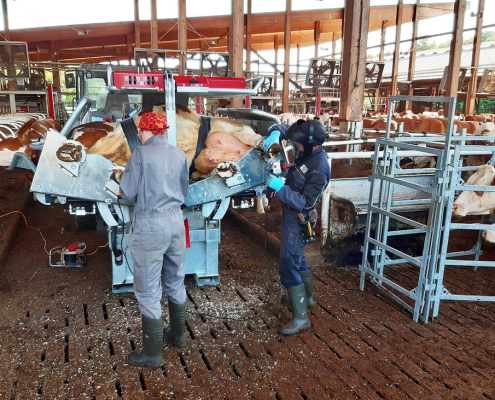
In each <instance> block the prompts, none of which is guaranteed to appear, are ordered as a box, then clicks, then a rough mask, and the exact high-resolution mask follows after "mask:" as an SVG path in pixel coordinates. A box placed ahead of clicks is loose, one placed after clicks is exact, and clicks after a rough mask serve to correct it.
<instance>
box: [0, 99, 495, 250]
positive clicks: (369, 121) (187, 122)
mask: <svg viewBox="0 0 495 400" xmlns="http://www.w3.org/2000/svg"><path fill="white" fill-rule="evenodd" d="M146 112H157V113H161V114H165V108H164V106H163V105H157V106H153V107H149V108H147V109H145V110H142V111H141V112H140V113H137V114H135V115H134V116H133V117H132V119H133V120H134V123H135V125H136V126H137V125H138V124H139V120H140V118H141V116H142V115H143V114H144V113H146ZM176 114H177V125H176V126H177V146H178V147H180V148H181V149H182V150H183V151H184V152H185V154H186V157H187V160H188V163H189V165H190V166H192V167H193V169H192V170H194V173H193V175H192V178H193V179H201V178H205V177H207V176H209V175H210V174H212V173H214V170H215V168H216V167H217V165H218V164H219V163H220V162H222V161H239V160H240V159H241V158H242V157H243V156H244V155H245V154H246V153H247V152H248V151H249V150H250V149H252V148H253V147H254V146H255V145H256V143H258V141H259V139H260V137H261V136H260V135H258V134H257V133H255V132H254V130H253V129H252V128H251V127H249V126H247V125H245V124H243V123H240V122H238V121H235V120H232V119H228V118H220V117H212V118H211V119H210V123H209V130H208V133H207V135H206V138H205V139H204V143H203V144H200V146H199V148H198V140H199V131H200V118H199V116H198V115H197V114H196V113H194V112H193V111H191V110H190V109H188V108H186V107H182V106H177V108H176ZM301 117H306V118H307V116H300V115H290V114H282V115H280V116H279V118H280V119H281V121H282V122H285V123H292V122H294V121H293V120H297V119H298V118H301ZM319 119H320V121H321V122H322V123H324V124H327V123H328V121H327V119H331V122H330V123H331V125H338V124H339V122H340V121H339V118H338V116H329V115H325V116H321V117H319ZM493 121H494V116H493V115H491V114H490V115H483V116H471V117H469V116H468V117H466V118H465V121H459V120H456V121H455V125H456V126H457V130H458V131H459V132H460V131H461V130H462V129H466V130H467V133H468V134H470V135H473V136H487V137H494V136H495V124H494V122H493ZM0 122H1V121H0ZM392 122H393V124H392V129H394V128H395V129H396V127H397V125H396V124H398V123H401V122H402V123H403V124H404V127H403V131H404V132H428V133H437V134H445V132H446V119H444V118H441V117H439V116H438V115H435V114H432V113H430V114H429V115H428V114H426V113H424V114H419V115H414V114H412V113H410V112H404V113H401V114H399V115H396V116H395V117H394V118H393V121H392ZM385 123H386V121H385V119H384V118H383V117H382V116H380V115H369V116H368V117H366V118H364V120H363V125H364V129H367V130H368V132H370V131H371V134H372V135H373V132H372V131H373V130H375V132H376V133H375V135H378V134H379V133H378V131H383V130H384V129H385ZM0 129H1V126H0ZM50 129H54V130H56V131H60V130H61V127H60V125H59V124H58V123H57V122H56V121H53V120H51V119H42V120H39V119H35V118H33V119H30V120H28V121H27V122H26V123H25V124H24V125H23V126H22V127H21V128H19V130H18V131H17V134H16V135H15V137H12V138H8V139H4V140H1V141H0V166H2V167H5V166H9V165H10V163H11V161H12V157H13V155H14V154H15V153H16V152H24V153H26V154H27V155H28V156H31V155H32V150H31V149H30V148H29V145H30V144H31V143H32V141H33V140H37V139H41V138H44V137H45V136H46V134H47V132H48V131H49V130H50ZM369 134H370V133H368V135H369ZM69 139H72V140H77V141H78V142H80V143H81V144H82V146H83V147H84V148H85V150H86V152H87V153H88V154H100V155H102V156H103V157H105V158H107V159H109V160H110V161H112V162H113V163H114V164H115V165H119V166H123V167H125V166H126V164H127V161H128V159H129V157H130V155H131V150H130V148H129V146H128V144H127V141H126V138H125V134H124V131H123V129H122V126H121V124H120V122H91V123H89V124H85V125H81V126H79V127H76V128H75V129H73V130H72V131H71V132H70V134H69ZM493 143H494V142H493V140H490V139H489V140H486V141H481V142H480V141H477V142H476V144H486V145H493ZM198 149H201V151H198ZM488 159H489V157H488ZM488 159H487V158H484V157H482V156H470V157H469V158H468V159H467V165H468V166H474V165H481V167H480V168H479V170H478V171H477V172H476V173H475V174H474V175H472V176H471V177H469V179H468V180H467V185H477V186H491V185H495V168H494V167H492V166H490V165H483V164H486V163H487V161H488ZM434 165H435V164H434V162H430V164H428V166H430V167H432V166H434ZM452 212H453V214H454V215H457V216H461V217H462V216H466V215H481V214H490V213H495V192H474V191H464V192H462V193H461V194H460V195H459V197H458V198H457V199H456V201H455V202H454V207H453V210H452ZM483 236H484V238H485V240H487V241H489V242H495V231H484V233H483Z"/></svg>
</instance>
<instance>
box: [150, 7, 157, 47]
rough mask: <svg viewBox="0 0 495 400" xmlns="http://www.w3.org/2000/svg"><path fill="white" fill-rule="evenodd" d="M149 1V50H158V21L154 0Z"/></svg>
mask: <svg viewBox="0 0 495 400" xmlns="http://www.w3.org/2000/svg"><path fill="white" fill-rule="evenodd" d="M150 1H151V21H150V23H151V48H152V49H158V20H157V11H156V0H150Z"/></svg>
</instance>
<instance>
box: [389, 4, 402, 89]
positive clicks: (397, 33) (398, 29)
mask: <svg viewBox="0 0 495 400" xmlns="http://www.w3.org/2000/svg"><path fill="white" fill-rule="evenodd" d="M403 8H404V0H399V3H398V4H397V16H396V18H395V25H396V26H395V27H396V31H395V49H394V60H393V64H392V87H391V89H390V95H391V96H395V95H396V94H397V75H398V73H399V55H400V32H401V28H402V9H403Z"/></svg>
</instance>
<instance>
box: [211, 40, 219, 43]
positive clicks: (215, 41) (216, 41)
mask: <svg viewBox="0 0 495 400" xmlns="http://www.w3.org/2000/svg"><path fill="white" fill-rule="evenodd" d="M210 43H211V44H217V43H218V40H212V41H211V42H210Z"/></svg>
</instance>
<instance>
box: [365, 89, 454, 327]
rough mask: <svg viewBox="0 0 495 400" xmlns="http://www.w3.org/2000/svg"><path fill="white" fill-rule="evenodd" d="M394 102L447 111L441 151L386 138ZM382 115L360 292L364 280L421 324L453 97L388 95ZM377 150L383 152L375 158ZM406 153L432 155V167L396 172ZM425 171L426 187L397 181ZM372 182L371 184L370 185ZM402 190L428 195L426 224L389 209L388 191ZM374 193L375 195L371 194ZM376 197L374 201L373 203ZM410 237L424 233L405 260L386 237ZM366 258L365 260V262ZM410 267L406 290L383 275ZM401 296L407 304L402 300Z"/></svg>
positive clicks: (430, 287) (445, 175) (435, 258)
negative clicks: (412, 281)
mask: <svg viewBox="0 0 495 400" xmlns="http://www.w3.org/2000/svg"><path fill="white" fill-rule="evenodd" d="M399 101H412V102H415V101H419V102H438V103H443V104H444V107H445V109H448V115H449V116H448V122H447V133H446V135H445V141H444V143H443V148H431V147H426V148H425V147H421V146H419V145H417V144H416V143H415V142H417V141H418V139H417V138H395V139H394V140H391V139H390V126H391V120H392V111H393V110H394V105H395V103H396V102H399ZM389 104H390V107H389V111H388V116H387V126H386V136H385V138H383V139H377V141H376V147H375V155H374V160H373V172H372V175H371V177H370V180H371V185H370V195H369V202H368V211H369V212H368V214H367V219H366V230H365V238H364V245H363V247H362V251H363V258H362V263H361V265H360V267H359V269H360V271H361V279H360V289H361V290H364V285H365V282H366V277H367V276H369V277H370V279H371V282H372V283H373V284H374V285H375V286H376V287H378V288H379V289H380V290H382V291H383V292H384V293H386V294H387V295H389V296H390V297H391V298H393V299H394V300H395V301H396V302H398V303H399V304H400V305H402V306H403V307H404V308H406V309H407V310H409V311H410V312H411V313H412V314H413V320H414V321H415V322H418V321H419V320H420V319H421V320H422V321H423V322H427V321H428V319H429V314H430V310H431V301H432V299H433V296H434V294H435V287H434V279H435V276H436V273H437V271H438V264H439V260H440V247H441V241H442V231H443V227H444V220H445V214H446V204H445V195H446V193H447V188H448V184H449V176H450V175H449V174H450V171H449V168H448V166H449V163H450V159H451V151H450V149H451V143H452V137H453V132H454V124H453V122H454V110H455V105H456V99H455V98H449V97H426V96H390V98H389ZM421 142H422V143H428V142H436V143H438V142H439V138H438V137H437V138H421ZM380 150H382V151H383V153H382V155H381V157H380V156H379V152H380ZM399 150H412V151H419V152H422V153H425V154H426V155H431V156H436V157H437V166H436V168H423V169H413V170H402V169H401V168H400V166H399V162H398V161H399V159H398V154H397V153H398V151H399ZM421 173H430V174H433V175H434V179H433V180H432V182H431V184H430V185H428V186H423V185H419V184H415V183H412V182H408V181H406V180H405V179H404V178H403V175H406V174H421ZM375 182H376V184H375ZM396 185H398V186H407V187H410V188H413V189H415V190H418V191H421V192H425V193H428V194H429V195H430V196H431V200H430V209H429V213H428V218H427V223H426V224H423V223H420V222H417V221H414V220H412V219H410V218H406V217H404V216H401V215H399V214H397V213H395V212H393V211H392V207H393V206H395V205H396V202H395V201H394V200H393V193H394V187H395V186H396ZM375 191H377V193H375ZM376 195H378V201H377V202H375V201H374V200H373V199H374V198H375V197H376ZM375 217H376V229H374V231H373V232H372V229H371V227H372V221H374V218H375ZM391 221H396V222H398V223H399V224H403V225H405V226H407V228H406V229H397V230H391V224H390V223H391ZM412 234H424V235H425V236H424V246H423V252H422V254H421V256H411V255H408V254H406V253H404V252H403V251H401V250H399V249H397V248H395V247H394V246H393V245H392V244H391V243H390V239H391V238H393V237H399V236H400V237H409V236H408V235H412ZM368 257H371V261H368ZM400 264H412V265H414V266H416V267H418V268H419V271H418V276H417V282H416V286H415V287H414V288H413V289H408V288H406V287H404V286H401V285H400V284H399V283H398V282H396V281H394V280H393V279H392V278H391V277H388V276H386V275H385V269H386V267H388V266H392V265H400ZM401 295H402V296H405V297H407V298H409V299H411V300H412V305H411V304H410V302H408V301H406V300H405V299H404V298H403V297H401Z"/></svg>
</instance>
